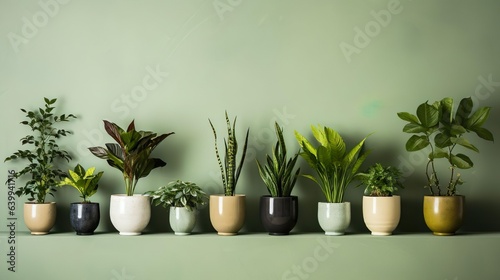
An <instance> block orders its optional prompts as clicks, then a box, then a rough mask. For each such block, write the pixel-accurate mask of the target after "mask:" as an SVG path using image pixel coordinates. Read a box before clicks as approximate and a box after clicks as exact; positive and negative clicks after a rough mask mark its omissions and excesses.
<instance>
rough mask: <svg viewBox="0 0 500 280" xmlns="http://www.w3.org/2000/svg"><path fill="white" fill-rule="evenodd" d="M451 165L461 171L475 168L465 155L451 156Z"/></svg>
mask: <svg viewBox="0 0 500 280" xmlns="http://www.w3.org/2000/svg"><path fill="white" fill-rule="evenodd" d="M450 159H451V163H452V164H453V165H454V166H456V167H457V168H460V169H469V168H471V167H473V166H474V164H473V163H472V161H471V159H470V158H469V157H468V156H466V155H464V154H457V155H450Z"/></svg>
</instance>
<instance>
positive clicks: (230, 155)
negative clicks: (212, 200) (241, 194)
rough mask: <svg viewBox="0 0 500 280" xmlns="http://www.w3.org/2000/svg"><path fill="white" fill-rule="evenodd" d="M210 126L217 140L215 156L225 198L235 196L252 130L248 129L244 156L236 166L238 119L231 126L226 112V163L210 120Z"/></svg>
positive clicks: (243, 151)
mask: <svg viewBox="0 0 500 280" xmlns="http://www.w3.org/2000/svg"><path fill="white" fill-rule="evenodd" d="M208 122H209V123H210V126H211V127H212V131H213V133H214V138H215V155H216V156H217V162H218V163H219V168H220V172H221V178H222V186H223V188H224V195H225V196H233V195H234V192H235V189H236V184H237V183H238V178H239V177H240V173H241V168H242V167H243V163H244V162H245V155H246V152H247V144H248V134H249V132H250V129H247V133H246V137H245V143H244V144H243V150H242V155H241V158H240V161H239V164H238V165H237V164H236V156H237V153H238V141H237V140H236V129H235V128H236V117H235V118H234V121H233V124H232V125H231V121H230V120H229V117H228V115H227V111H226V125H227V139H224V151H225V154H224V161H222V159H221V156H220V153H219V149H218V146H217V132H216V131H215V127H214V125H213V124H212V121H211V120H210V119H208Z"/></svg>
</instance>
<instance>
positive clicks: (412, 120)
mask: <svg viewBox="0 0 500 280" xmlns="http://www.w3.org/2000/svg"><path fill="white" fill-rule="evenodd" d="M398 117H399V118H400V119H402V120H403V121H407V122H410V123H414V124H420V122H419V121H418V118H417V116H415V115H413V114H410V113H407V112H399V113H398Z"/></svg>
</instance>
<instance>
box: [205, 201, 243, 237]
mask: <svg viewBox="0 0 500 280" xmlns="http://www.w3.org/2000/svg"><path fill="white" fill-rule="evenodd" d="M209 206H210V207H209V208H210V222H211V223H212V226H213V227H214V229H215V230H216V231H217V233H218V234H219V235H235V234H237V233H238V231H239V230H240V229H241V228H242V227H243V223H244V222H245V195H241V194H240V195H234V196H224V195H211V196H210V205H209Z"/></svg>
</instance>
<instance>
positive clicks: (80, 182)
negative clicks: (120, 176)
mask: <svg viewBox="0 0 500 280" xmlns="http://www.w3.org/2000/svg"><path fill="white" fill-rule="evenodd" d="M94 172H95V167H91V168H89V169H88V170H85V168H83V167H82V166H81V165H80V164H77V165H76V166H75V168H74V169H73V170H71V169H70V170H68V176H67V177H66V178H64V180H62V181H61V182H60V183H59V186H61V187H62V186H71V187H73V188H75V189H76V190H78V192H79V193H80V197H81V198H82V199H83V203H90V200H89V198H90V197H91V196H93V195H94V194H95V193H96V192H97V189H98V188H99V184H98V183H99V180H100V179H101V177H102V175H103V174H104V172H102V171H101V172H99V173H97V174H94Z"/></svg>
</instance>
